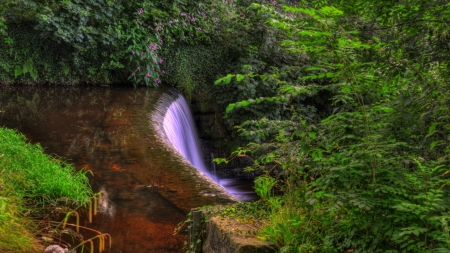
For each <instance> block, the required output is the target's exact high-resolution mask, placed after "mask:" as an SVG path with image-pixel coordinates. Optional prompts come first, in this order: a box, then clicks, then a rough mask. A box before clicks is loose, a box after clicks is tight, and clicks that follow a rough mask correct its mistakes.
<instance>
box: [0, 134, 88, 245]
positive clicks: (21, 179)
mask: <svg viewBox="0 0 450 253" xmlns="http://www.w3.org/2000/svg"><path fill="white" fill-rule="evenodd" d="M86 172H87V171H86V170H82V171H79V172H77V171H76V170H75V168H74V167H73V166H72V165H70V164H67V163H65V162H63V161H60V160H58V159H56V158H53V157H51V156H49V155H46V154H45V153H44V150H43V148H42V147H41V146H40V145H39V144H31V143H29V142H27V140H26V138H25V136H24V135H22V134H20V133H17V132H16V131H14V130H10V129H4V128H0V252H2V253H3V252H5V253H9V252H14V253H22V252H23V253H28V252H41V251H42V246H41V245H40V243H39V242H38V241H37V240H36V239H35V238H34V236H35V232H36V226H35V224H36V223H35V221H32V220H31V219H29V217H27V215H26V214H24V213H25V212H27V213H28V214H29V213H30V211H32V212H39V210H40V209H43V208H45V207H53V208H54V207H58V206H68V207H72V208H74V207H77V206H87V205H88V203H89V200H90V199H91V198H92V196H93V195H94V194H93V192H92V190H91V188H90V187H89V183H88V179H87V177H86V175H85V174H86Z"/></svg>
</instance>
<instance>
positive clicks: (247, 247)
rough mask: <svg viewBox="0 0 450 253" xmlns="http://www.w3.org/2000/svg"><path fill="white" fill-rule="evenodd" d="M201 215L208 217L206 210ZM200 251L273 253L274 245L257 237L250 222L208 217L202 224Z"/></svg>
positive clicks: (209, 252) (203, 252)
mask: <svg viewBox="0 0 450 253" xmlns="http://www.w3.org/2000/svg"><path fill="white" fill-rule="evenodd" d="M201 213H202V215H203V217H208V215H209V214H208V213H209V212H208V211H205V210H203V211H202V212H201ZM201 230H202V231H206V232H204V233H203V236H202V238H201V245H199V246H201V247H198V248H199V249H201V250H199V251H197V252H202V253H275V252H277V250H276V247H275V246H274V245H273V244H271V243H269V242H265V241H262V240H260V239H258V238H257V237H256V236H255V231H256V228H255V227H254V226H252V225H251V224H245V223H239V222H237V221H236V220H234V219H232V218H230V217H228V218H220V217H209V218H208V219H207V221H205V222H204V223H203V224H202V229H201Z"/></svg>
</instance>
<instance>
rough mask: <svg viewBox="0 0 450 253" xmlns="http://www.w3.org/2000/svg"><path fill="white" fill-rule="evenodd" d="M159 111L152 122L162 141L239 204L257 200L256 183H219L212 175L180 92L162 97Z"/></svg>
mask: <svg viewBox="0 0 450 253" xmlns="http://www.w3.org/2000/svg"><path fill="white" fill-rule="evenodd" d="M156 111H158V113H157V114H155V117H154V118H153V120H154V121H155V123H156V128H157V129H159V132H160V134H161V135H162V137H163V138H164V139H166V140H167V142H170V144H172V146H173V147H174V148H175V149H176V150H177V151H178V153H179V154H180V155H181V156H183V157H184V158H185V159H186V160H188V161H189V162H190V163H191V164H192V165H193V166H194V167H196V168H197V169H199V170H200V171H201V172H202V173H203V174H205V175H206V176H207V177H208V178H209V179H212V180H214V181H215V183H217V184H218V185H220V186H222V187H223V188H224V189H225V190H226V191H227V192H228V193H230V194H231V195H233V196H234V197H236V198H237V199H238V200H253V199H255V198H256V194H255V192H254V191H253V189H252V185H253V181H252V180H251V179H250V180H249V179H223V180H219V179H218V178H217V177H216V176H215V175H212V173H210V172H209V170H208V168H207V166H206V165H205V162H204V159H203V153H202V149H201V146H200V141H199V138H198V135H197V130H196V127H195V123H194V119H193V117H192V114H191V111H190V109H189V105H188V104H187V102H186V100H185V99H184V97H183V96H182V95H181V94H180V93H179V92H177V91H175V90H173V91H172V92H171V94H165V95H163V96H162V97H161V98H160V100H159V106H158V108H157V109H156Z"/></svg>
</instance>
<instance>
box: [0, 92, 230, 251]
mask: <svg viewBox="0 0 450 253" xmlns="http://www.w3.org/2000/svg"><path fill="white" fill-rule="evenodd" d="M166 91H167V89H166V88H160V89H148V88H136V89H132V88H110V87H96V88H93V87H39V88H38V87H27V86H19V87H13V86H3V87H2V86H0V125H1V126H6V127H8V128H15V129H17V130H19V131H20V132H22V133H24V134H25V135H26V136H27V137H28V138H29V139H31V141H32V142H39V143H41V145H42V146H43V147H44V148H45V151H46V152H47V153H49V154H54V155H56V156H60V157H63V158H64V159H65V160H67V161H68V162H69V163H71V164H73V165H75V166H76V167H77V168H78V169H81V168H87V169H88V170H90V171H91V172H92V174H93V176H92V177H90V178H91V180H90V182H91V185H92V188H93V189H94V191H96V192H98V191H103V192H105V199H106V200H107V201H105V202H104V204H103V205H102V206H100V209H99V214H98V215H97V216H95V217H94V220H93V223H92V224H89V223H88V222H87V219H83V221H82V225H84V226H87V227H89V228H92V229H95V230H98V231H101V232H104V233H109V234H110V235H111V236H112V239H113V240H112V242H113V245H112V249H111V250H110V251H109V252H117V253H119V252H121V253H125V252H135V253H139V252H161V253H164V252H185V251H183V250H182V247H183V242H184V241H185V240H186V238H185V234H184V233H180V234H177V235H173V232H174V228H175V227H176V226H177V225H178V223H180V222H182V221H183V220H185V218H186V214H187V213H188V212H189V210H190V209H191V208H193V207H197V206H203V205H216V204H225V203H231V202H233V201H234V200H233V197H232V196H231V195H229V194H228V193H227V192H226V191H224V189H223V188H221V187H220V186H218V185H217V184H214V183H213V182H212V180H210V179H208V178H206V177H205V176H203V175H202V174H201V173H199V172H198V170H197V169H196V168H194V167H192V166H191V165H190V164H189V163H187V162H186V161H185V160H184V159H182V158H181V157H180V156H179V155H177V154H175V153H174V151H173V149H172V148H171V147H170V145H168V143H166V142H165V141H164V140H163V139H162V138H160V137H159V134H158V133H157V132H156V130H155V124H157V123H158V122H154V118H153V117H152V113H153V112H154V110H155V108H156V107H157V104H158V103H157V101H158V99H159V98H160V96H161V94H162V93H164V92H166ZM152 184H153V185H154V187H153V188H150V187H147V186H149V185H152ZM86 235H88V234H86Z"/></svg>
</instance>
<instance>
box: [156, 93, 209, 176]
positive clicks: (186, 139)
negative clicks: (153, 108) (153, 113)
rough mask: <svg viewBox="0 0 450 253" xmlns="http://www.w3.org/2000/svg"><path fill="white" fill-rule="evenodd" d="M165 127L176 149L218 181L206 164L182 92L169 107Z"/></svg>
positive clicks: (165, 117) (167, 136) (165, 132)
mask: <svg viewBox="0 0 450 253" xmlns="http://www.w3.org/2000/svg"><path fill="white" fill-rule="evenodd" d="M163 128H164V134H165V136H166V138H167V139H168V140H169V141H170V143H172V145H173V146H174V147H175V149H176V150H177V151H178V152H179V153H180V154H181V155H182V156H183V157H184V158H186V159H187V160H188V161H189V162H190V163H191V164H192V165H194V167H196V168H198V169H199V170H200V171H202V172H203V173H205V174H206V175H207V176H209V177H210V178H212V179H213V180H214V181H216V182H217V180H216V178H215V177H213V176H212V175H211V173H210V172H209V171H208V168H207V167H206V166H205V163H204V159H203V157H202V150H201V147H200V141H199V138H198V136H197V129H196V128H195V123H194V119H193V118H192V114H191V111H190V109H189V106H188V104H187V102H186V100H185V99H184V97H183V96H182V95H181V94H178V98H176V99H175V100H174V101H173V102H172V103H171V105H170V106H169V108H167V111H166V113H165V115H164V121H163Z"/></svg>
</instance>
